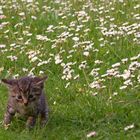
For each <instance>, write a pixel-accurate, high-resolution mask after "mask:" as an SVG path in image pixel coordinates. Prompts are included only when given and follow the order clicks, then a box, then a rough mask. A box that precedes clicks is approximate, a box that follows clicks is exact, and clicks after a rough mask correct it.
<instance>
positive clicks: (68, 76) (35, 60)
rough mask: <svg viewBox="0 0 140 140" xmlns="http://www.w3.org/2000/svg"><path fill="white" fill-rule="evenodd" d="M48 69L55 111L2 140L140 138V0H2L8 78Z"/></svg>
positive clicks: (2, 56)
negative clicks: (42, 124)
mask: <svg viewBox="0 0 140 140" xmlns="http://www.w3.org/2000/svg"><path fill="white" fill-rule="evenodd" d="M24 75H30V76H32V75H37V76H43V75H48V80H47V81H46V83H45V91H46V95H47V99H48V103H49V108H50V117H49V121H48V124H47V126H46V127H45V128H43V129H40V127H39V125H38V124H37V125H36V127H35V128H34V129H33V130H32V131H28V130H27V129H25V122H24V121H23V120H20V119H17V118H15V119H14V120H13V121H12V124H11V126H10V128H9V129H8V130H5V129H4V128H3V125H2V123H3V115H4V112H5V109H6V103H7V98H8V90H7V88H6V86H4V85H3V84H2V83H1V82H0V111H1V113H0V140H15V139H17V140H87V139H89V140H90V139H96V140H139V139H140V108H139V107H140V1H139V0H43V1H42V0H0V79H2V78H18V77H22V76H24Z"/></svg>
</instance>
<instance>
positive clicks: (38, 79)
mask: <svg viewBox="0 0 140 140" xmlns="http://www.w3.org/2000/svg"><path fill="white" fill-rule="evenodd" d="M47 78H48V76H44V77H42V78H40V77H35V78H34V82H35V85H36V86H39V85H42V84H43V83H44V82H45V81H46V79H47Z"/></svg>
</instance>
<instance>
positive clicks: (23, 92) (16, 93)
mask: <svg viewBox="0 0 140 140" xmlns="http://www.w3.org/2000/svg"><path fill="white" fill-rule="evenodd" d="M46 79H47V77H43V78H41V77H23V78H20V79H2V82H4V83H5V84H7V85H8V87H9V91H10V95H11V96H12V97H13V98H15V99H16V100H17V102H18V103H20V104H23V105H25V106H27V105H28V104H30V103H31V102H33V101H36V100H38V99H39V97H40V95H41V93H42V90H43V85H44V81H45V80H46Z"/></svg>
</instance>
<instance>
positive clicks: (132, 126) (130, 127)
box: [124, 124, 135, 131]
mask: <svg viewBox="0 0 140 140" xmlns="http://www.w3.org/2000/svg"><path fill="white" fill-rule="evenodd" d="M134 127H135V126H134V124H131V125H128V126H126V127H125V128H124V131H127V130H129V129H132V128H134Z"/></svg>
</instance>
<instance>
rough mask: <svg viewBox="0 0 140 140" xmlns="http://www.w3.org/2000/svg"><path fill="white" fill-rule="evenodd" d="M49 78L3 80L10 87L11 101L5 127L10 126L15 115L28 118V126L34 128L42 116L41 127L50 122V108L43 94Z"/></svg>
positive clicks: (6, 114)
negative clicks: (38, 118)
mask: <svg viewBox="0 0 140 140" xmlns="http://www.w3.org/2000/svg"><path fill="white" fill-rule="evenodd" d="M46 79H47V77H43V78H40V77H28V76H27V77H22V78H20V79H9V80H8V79H2V82H4V83H5V84H6V85H7V86H8V87H9V99H8V104H7V110H6V113H5V116H4V126H8V125H9V124H10V122H11V120H12V117H13V116H14V115H15V113H19V114H20V115H21V116H24V117H26V118H27V123H26V126H27V127H28V128H32V127H33V126H34V125H35V122H36V119H37V116H38V115H40V123H41V126H44V125H45V124H46V122H47V120H48V106H47V102H46V99H45V94H44V92H43V86H44V81H45V80H46Z"/></svg>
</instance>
